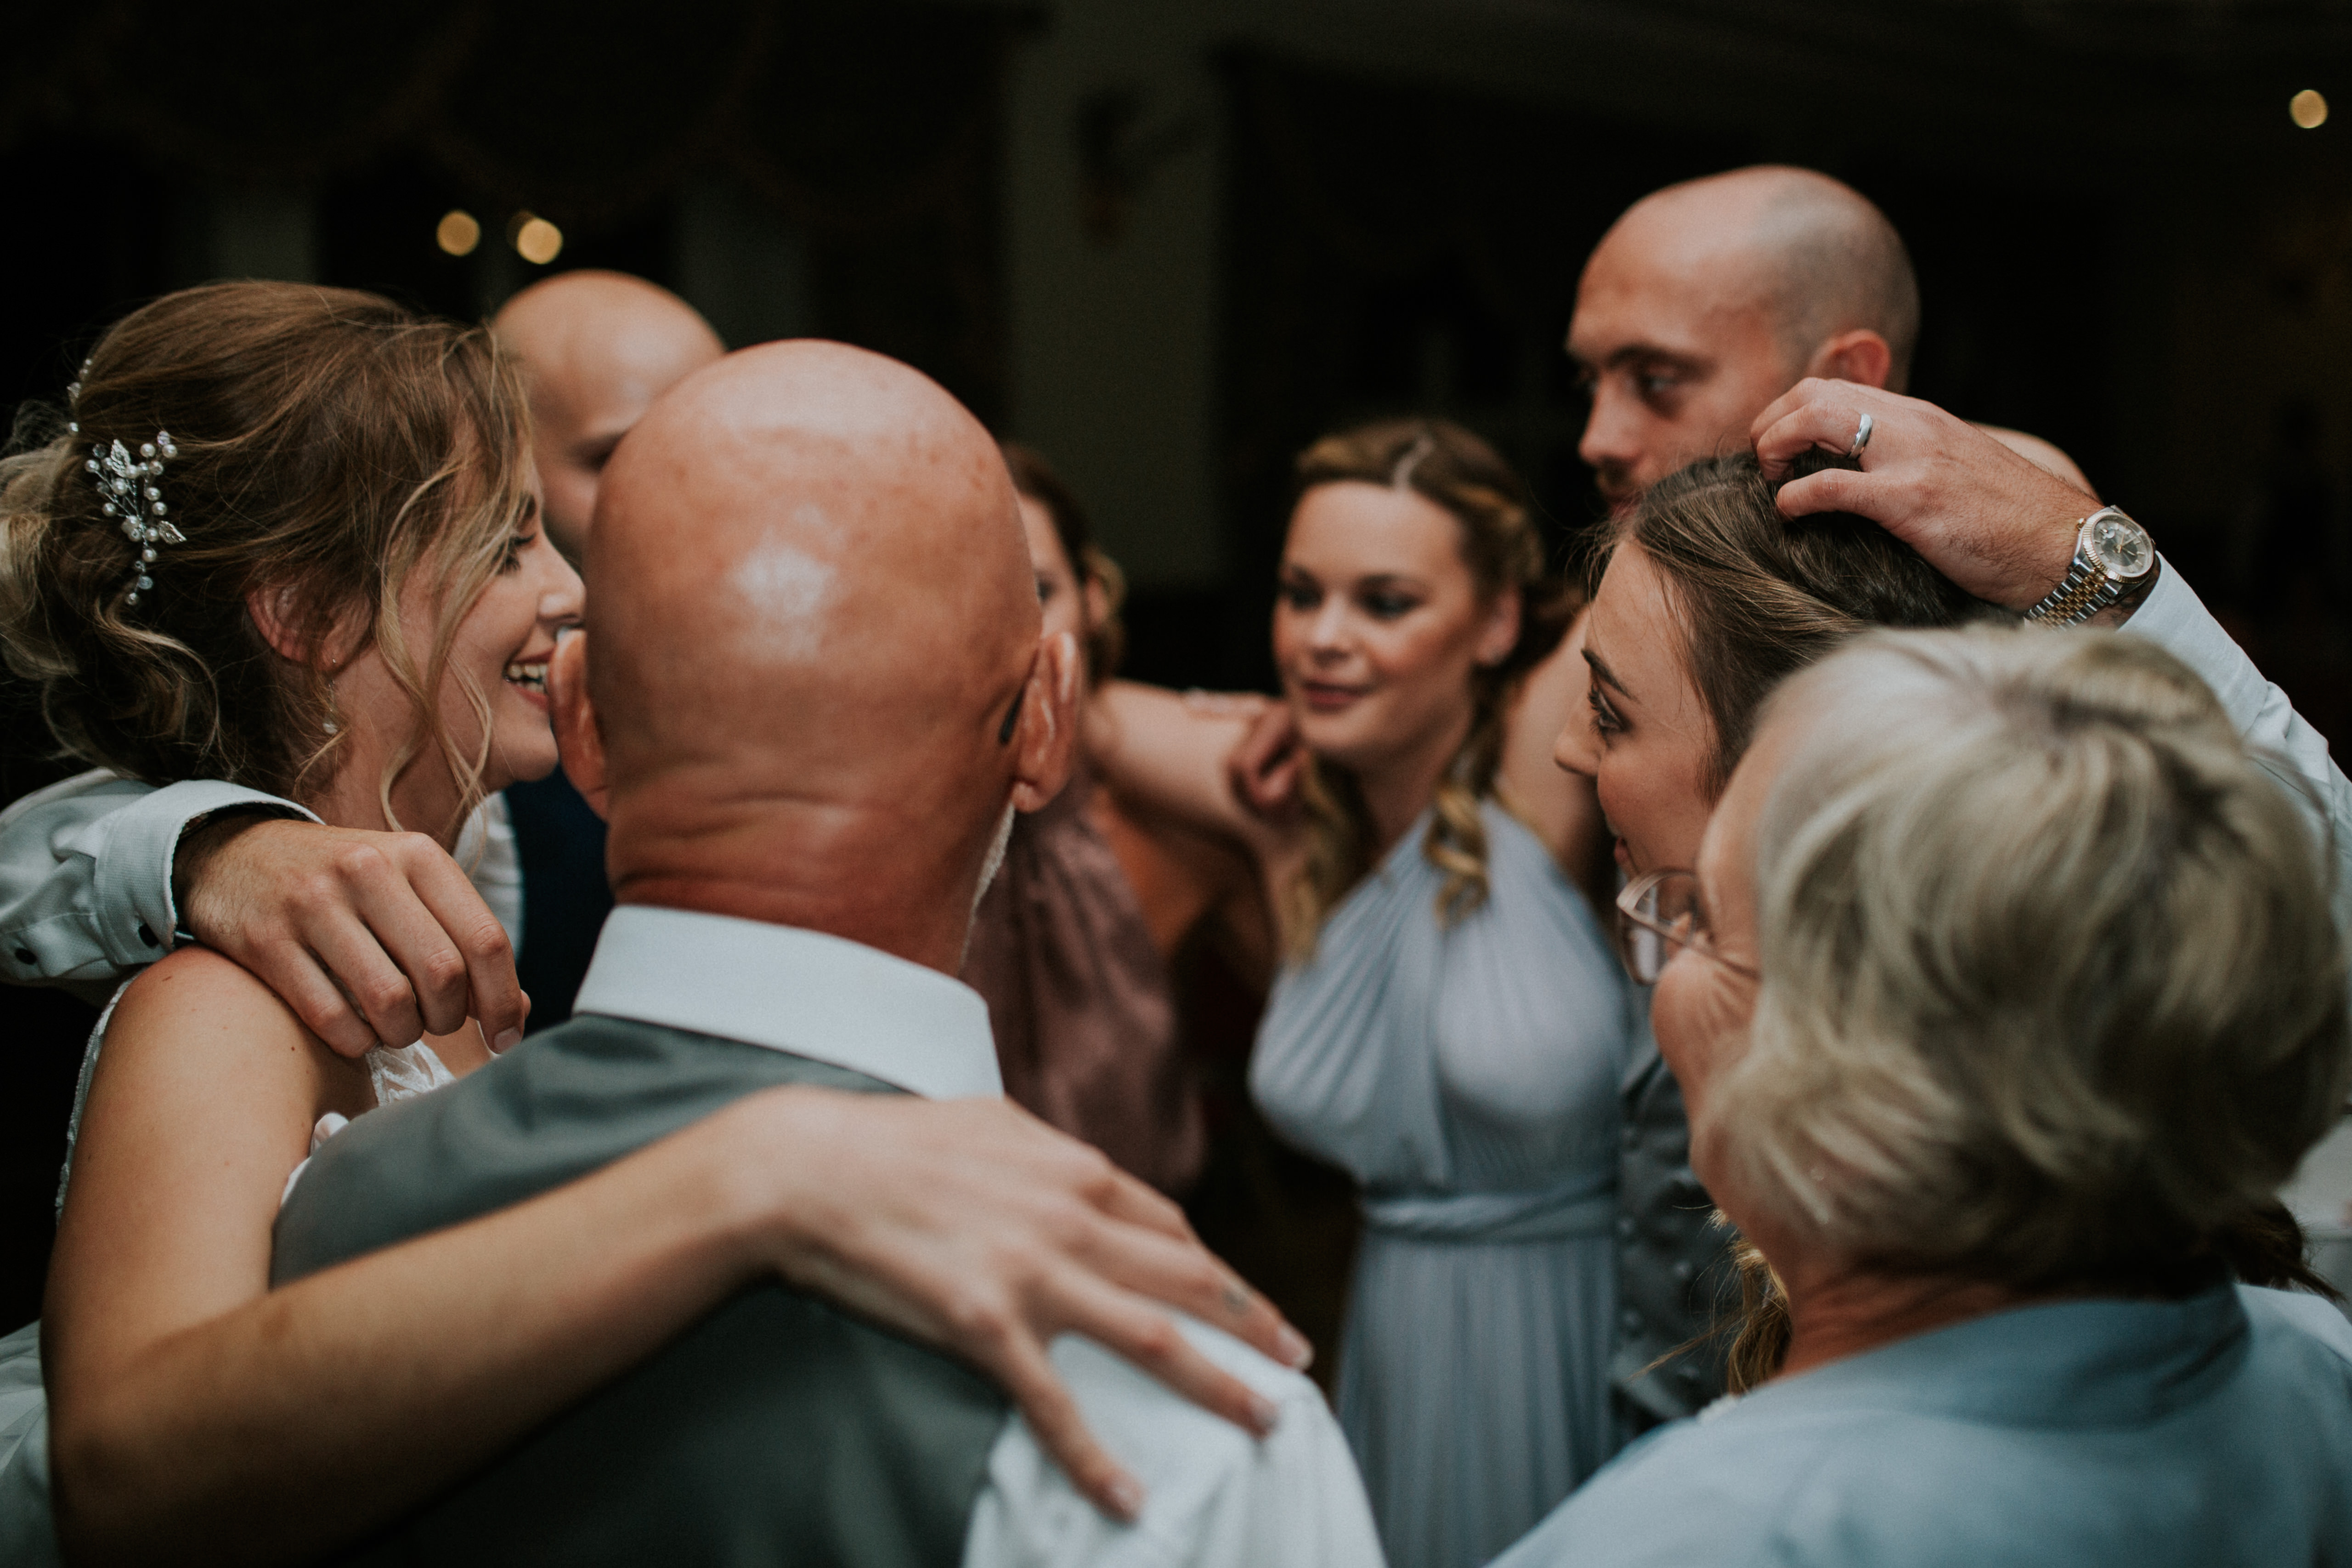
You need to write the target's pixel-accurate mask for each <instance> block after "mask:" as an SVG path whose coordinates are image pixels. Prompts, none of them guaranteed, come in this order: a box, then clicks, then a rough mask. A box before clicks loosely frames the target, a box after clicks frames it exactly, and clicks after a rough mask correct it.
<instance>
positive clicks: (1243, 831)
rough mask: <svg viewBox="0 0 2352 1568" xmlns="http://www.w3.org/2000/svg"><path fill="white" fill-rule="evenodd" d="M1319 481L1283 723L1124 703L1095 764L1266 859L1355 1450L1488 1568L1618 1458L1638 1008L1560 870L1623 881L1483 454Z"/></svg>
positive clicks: (1397, 1522)
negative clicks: (1337, 1208) (1617, 1242)
mask: <svg viewBox="0 0 2352 1568" xmlns="http://www.w3.org/2000/svg"><path fill="white" fill-rule="evenodd" d="M1297 479H1298V501H1297V507H1296V509H1295V510H1293V512H1292V514H1291V519H1290V525H1289V531H1288V535H1287V537H1286V539H1285V541H1284V545H1283V557H1282V568H1281V577H1280V580H1279V584H1278V589H1277V597H1276V605H1275V612H1274V627H1273V630H1274V653H1275V662H1276V666H1277V668H1279V669H1280V671H1281V674H1282V683H1283V695H1284V707H1285V710H1286V715H1287V716H1286V717H1284V716H1282V715H1277V714H1258V715H1255V716H1252V717H1250V718H1249V719H1248V720H1247V721H1246V722H1247V725H1248V726H1249V727H1250V729H1251V732H1250V734H1249V736H1248V738H1247V739H1245V740H1244V741H1242V742H1240V743H1239V744H1236V743H1235V741H1234V738H1233V737H1232V735H1231V733H1230V731H1227V732H1224V733H1223V734H1221V733H1220V731H1219V729H1218V726H1219V725H1220V724H1221V723H1223V722H1226V720H1225V719H1223V718H1220V717H1219V716H1218V714H1215V713H1204V712H1199V711H1192V706H1191V705H1189V704H1188V702H1187V700H1184V699H1181V698H1179V697H1177V696H1176V694H1174V693H1172V692H1155V691H1153V690H1151V689H1147V688H1141V687H1136V686H1131V685H1129V684H1128V683H1125V682H1116V681H1115V682H1110V683H1108V685H1107V686H1106V687H1105V688H1104V689H1100V690H1098V691H1097V694H1096V699H1095V706H1096V709H1097V711H1096V712H1095V713H1093V714H1091V715H1090V716H1089V721H1088V729H1087V751H1088V754H1089V756H1090V757H1092V758H1094V759H1095V760H1096V761H1097V763H1098V765H1100V766H1101V767H1102V768H1103V771H1104V772H1105V773H1107V774H1108V775H1109V776H1110V777H1112V778H1113V779H1114V780H1116V781H1117V782H1118V785H1119V787H1120V788H1121V789H1122V790H1123V791H1125V792H1126V793H1127V794H1128V795H1130V796H1132V797H1134V798H1137V799H1139V800H1142V801H1144V802H1146V803H1148V804H1149V805H1151V806H1152V807H1153V808H1155V809H1158V810H1164V811H1167V812H1170V813H1172V814H1174V815H1176V816H1180V817H1183V818H1185V819H1187V820H1189V821H1192V822H1193V823H1195V824H1196V825H1198V826H1202V827H1203V828H1206V829H1210V830H1213V831H1215V832H1219V833H1222V834H1223V835H1225V836H1226V837H1229V838H1231V839H1232V840H1233V841H1234V842H1236V843H1238V844H1242V845H1244V846H1246V847H1248V849H1249V850H1250V852H1251V853H1252V854H1253V855H1255V858H1256V860H1257V862H1258V865H1259V868H1260V869H1261V871H1262V872H1263V873H1264V878H1265V890H1266V893H1267V897H1268V900H1269V902H1270V903H1271V904H1272V905H1273V906H1274V907H1275V909H1276V910H1277V911H1278V913H1279V915H1280V917H1281V923H1282V925H1283V928H1284V931H1283V935H1284V939H1285V942H1286V946H1287V949H1288V952H1289V957H1288V960H1287V962H1286V963H1285V964H1284V966H1283V969H1282V972H1281V973H1280V974H1279V975H1278V976H1277V978H1276V983H1275V986H1274V993H1273V995H1272V997H1271V999H1270V1001H1269V1003H1268V1005H1267V1010H1266V1014H1265V1021H1264V1023H1263V1024H1262V1025H1261V1026H1260V1028H1259V1032H1258V1038H1257V1046H1256V1051H1255V1058H1254V1060H1253V1062H1252V1065H1251V1069H1250V1088H1251V1091H1252V1093H1253V1094H1254V1095H1255V1098H1256V1100H1257V1103H1258V1105H1259V1106H1260V1108H1261V1109H1262V1110H1264V1112H1265V1116H1266V1119H1267V1120H1268V1121H1270V1122H1271V1123H1272V1124H1273V1126H1274V1128H1275V1130H1276V1131H1277V1132H1278V1133H1279V1134H1280V1135H1281V1136H1282V1137H1284V1138H1286V1139H1287V1140H1289V1141H1290V1142H1294V1143H1296V1144H1297V1145H1299V1146H1300V1147H1302V1148H1304V1149H1307V1150H1308V1151H1311V1152H1314V1153H1316V1154H1318V1155H1320V1156H1322V1157H1323V1158H1324V1159H1326V1160H1328V1161H1331V1162H1333V1163H1336V1164H1339V1165H1340V1166H1342V1167H1344V1168H1345V1169H1347V1170H1348V1171H1349V1172H1350V1173H1352V1174H1353V1175H1354V1176H1355V1178H1356V1180H1357V1181H1358V1182H1359V1183H1360V1184H1361V1186H1362V1189H1363V1210H1364V1219H1365V1230H1364V1238H1363V1242H1362V1246H1361V1248H1360V1253H1359V1255H1358V1261H1357V1266H1356V1275H1355V1281H1354V1286H1353V1289H1352V1290H1351V1292H1350V1296H1349V1313H1348V1321H1347V1324H1346V1327H1345V1329H1344V1331H1343V1333H1342V1338H1341V1345H1340V1352H1339V1419H1340V1424H1341V1426H1343V1427H1344V1428H1345V1429H1346V1431H1347V1435H1348V1439H1349V1444H1350V1445H1351V1446H1352V1447H1353V1448H1354V1450H1355V1455H1356V1460H1357V1463H1358V1465H1359V1467H1360V1468H1361V1470H1362V1471H1363V1477H1364V1483H1365V1488H1366V1490H1367V1491H1368V1492H1369V1493H1370V1498H1371V1502H1372V1510H1373V1513H1374V1515H1375V1517H1376V1518H1377V1519H1378V1521H1379V1522H1380V1526H1381V1542H1382V1544H1383V1545H1384V1546H1385V1547H1386V1548H1387V1551H1388V1554H1389V1560H1390V1562H1391V1564H1393V1565H1394V1568H1477V1565H1478V1564H1481V1563H1486V1561H1488V1560H1489V1559H1490V1558H1492V1557H1493V1556H1494V1555H1495V1554H1496V1552H1501V1551H1502V1550H1503V1549H1504V1548H1506V1547H1507V1546H1508V1545H1509V1544H1510V1543H1511V1542H1514V1541H1516V1540H1517V1539H1518V1538H1519V1537H1520V1536H1521V1535H1523V1534H1525V1533H1526V1532H1527V1531H1528V1530H1530V1529H1531V1528H1533V1527H1534V1525H1535V1524H1536V1522H1537V1521H1539V1520H1540V1519H1542V1518H1543V1517H1544V1516H1545V1515H1546V1514H1547V1513H1549V1511H1550V1510H1552V1509H1553V1508H1554V1507H1555V1506H1556V1505H1557V1504H1558V1503H1559V1500H1561V1499H1562V1498H1564V1497H1566V1496H1567V1495H1568V1493H1569V1491H1570V1489H1572V1488H1574V1487H1575V1486H1576V1485H1577V1483H1578V1482H1580V1480H1582V1479H1584V1478H1585V1477H1586V1476H1587V1475H1589V1474H1591V1472H1592V1471H1593V1470H1594V1469H1595V1468H1598V1467H1599V1466H1600V1465H1601V1462H1602V1461H1603V1460H1605V1459H1606V1458H1609V1456H1610V1453H1611V1451H1612V1448H1613V1447H1614V1443H1615V1437H1614V1422H1613V1418H1612V1407H1611V1404H1610V1355H1611V1351H1612V1323H1613V1320H1614V1317H1615V1314H1616V1311H1617V1301H1616V1292H1617V1279H1616V1254H1615V1247H1614V1241H1613V1232H1614V1226H1615V1223H1616V1186H1617V1183H1616V1171H1617V1164H1618V1142H1619V1138H1620V1123H1619V1115H1620V1113H1619V1104H1620V1100H1619V1087H1620V1084H1621V1082H1622V1079H1623V1076H1624V1072H1625V1069H1626V1067H1627V1064H1628V1062H1629V1060H1630V1059H1631V1057H1632V1044H1633V1039H1634V1038H1635V1037H1636V1035H1637V1026H1636V1024H1635V1021H1634V1012H1633V1009H1634V1006H1635V1003H1634V999H1633V995H1632V988H1631V986H1630V985H1629V984H1628V983H1627V981H1626V979H1625V977H1624V970H1623V967H1622V965H1621V964H1620V963H1618V961H1617V959H1616V957H1615V955H1614V953H1613V952H1612V950H1611V947H1610V944H1609V942H1607V941H1606V940H1605V939H1604V937H1603V935H1602V930H1603V928H1602V927H1601V923H1600V921H1599V920H1598V919H1597V918H1596V916H1595V914H1594V911H1593V906H1592V904H1591V902H1590V901H1589V900H1587V898H1586V896H1585V894H1584V893H1583V892H1582V891H1581V890H1580V889H1579V888H1578V886H1577V884H1576V883H1575V882H1574V881H1571V880H1570V878H1569V877H1568V876H1566V875H1564V874H1563V873H1562V870H1561V868H1562V867H1563V866H1571V867H1577V868H1580V869H1581V868H1583V867H1585V866H1586V865H1587V863H1588V862H1590V861H1591V860H1592V859H1593V858H1595V851H1597V850H1598V848H1599V847H1600V843H1601V838H1602V833H1601V827H1602V824H1601V816H1600V808H1599V805H1598V802H1597V801H1596V799H1595V797H1594V795H1593V793H1592V789H1591V784H1590V783H1589V781H1587V780H1585V779H1583V778H1580V777H1572V776H1570V775H1569V774H1566V773H1562V772H1561V770H1560V769H1559V767H1557V766H1556V765H1555V764H1554V763H1553V761H1552V750H1553V742H1554V741H1555V740H1556V738H1557V737H1558V736H1559V733H1560V730H1561V727H1562V725H1563V723H1564V722H1565V721H1566V720H1567V718H1568V716H1569V713H1570V710H1571V709H1572V707H1573V705H1575V704H1578V703H1580V702H1582V701H1583V700H1584V698H1585V693H1586V689H1587V685H1588V681H1587V679H1586V676H1585V673H1584V667H1583V661H1582V659H1581V658H1580V655H1579V654H1578V652H1577V651H1576V648H1575V647H1574V646H1573V643H1572V641H1569V640H1564V639H1563V635H1562V634H1563V632H1564V631H1565V630H1566V629H1567V628H1566V622H1567V618H1568V617H1567V614H1566V612H1567V610H1568V609H1569V608H1570V604H1569V602H1568V600H1567V598H1566V596H1565V595H1562V594H1560V593H1559V591H1558V585H1557V584H1556V583H1554V582H1553V581H1551V580H1550V579H1549V578H1548V577H1547V576H1546V574H1545V572H1544V562H1543V551H1542V548H1541V546H1540V544H1539V542H1538V539H1537V537H1536V534H1535V530H1534V527H1533V525H1532V523H1531V521H1529V518H1528V508H1527V505H1526V502H1525V500H1524V497H1525V493H1526V492H1525V490H1524V489H1523V487H1522V486H1521V485H1520V483H1519V480H1518V478H1517V475H1516V474H1514V473H1513V472H1512V471H1511V469H1510V468H1509V466H1508V465H1507V464H1506V463H1505V462H1504V461H1503V459H1502V458H1501V457H1499V456H1498V455H1497V454H1496V452H1495V450H1494V448H1493V447H1490V446H1488V445H1487V444H1486V442H1484V441H1482V440H1480V439H1479V438H1478V437H1476V436H1475V435H1473V434H1471V433H1470V432H1469V431H1467V430H1465V429H1462V428H1461V427H1459V426H1454V425H1449V424H1447V423H1446V422H1444V421H1443V420H1435V419H1396V420H1387V421H1382V422H1381V423H1378V424H1373V425H1368V426H1362V427H1360V428H1358V429H1354V430H1349V431H1345V432H1342V433H1340V434H1339V435H1335V436H1331V437H1326V438H1324V439H1323V440H1321V441H1318V442H1317V443H1316V444H1315V445H1314V446H1312V447H1308V448H1307V451H1306V452H1304V453H1303V454H1301V455H1300V457H1299V459H1298V463H1297ZM1219 712H1223V710H1219ZM1229 752H1230V755H1229V754H1228V753H1229ZM1506 803H1507V804H1506ZM1291 807H1295V808H1296V809H1295V810H1294V809H1290V808H1291ZM1605 878H1606V872H1605V871H1603V872H1602V873H1601V877H1600V878H1596V880H1600V879H1605ZM1604 896H1605V894H1604Z"/></svg>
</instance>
